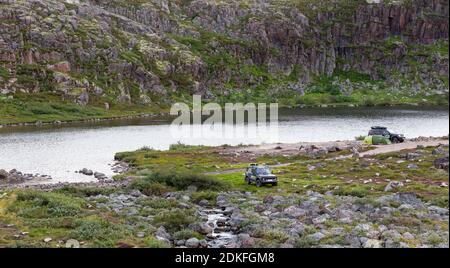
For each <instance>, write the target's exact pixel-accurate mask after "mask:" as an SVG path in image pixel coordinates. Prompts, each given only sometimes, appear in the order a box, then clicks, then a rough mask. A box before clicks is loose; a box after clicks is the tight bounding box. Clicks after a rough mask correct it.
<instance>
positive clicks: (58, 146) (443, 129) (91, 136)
mask: <svg viewBox="0 0 450 268" xmlns="http://www.w3.org/2000/svg"><path fill="white" fill-rule="evenodd" d="M373 125H382V126H386V127H388V128H389V129H390V130H391V131H392V132H396V133H402V134H405V136H406V137H407V138H413V137H418V136H444V135H448V133H449V112H448V108H445V107H444V108H410V107H408V108H401V107H396V108H386V107H381V108H333V109H332V108H321V109H296V110H281V111H280V115H279V123H278V128H277V129H260V128H257V127H256V126H255V125H245V126H237V127H236V126H235V127H230V126H222V128H221V129H220V128H217V130H216V129H214V130H212V131H211V129H206V130H204V129H203V131H204V132H201V130H202V127H201V126H198V125H197V126H194V127H193V129H190V131H193V132H192V133H193V136H187V137H186V136H180V135H179V134H180V133H182V132H177V130H175V131H174V130H173V129H171V127H170V121H168V120H164V119H163V120H159V121H155V120H153V121H152V119H148V118H147V119H134V120H118V121H113V122H107V123H100V124H96V125H91V124H79V125H70V126H68V125H66V126H60V127H55V126H43V127H34V128H14V129H0V169H5V170H10V169H13V168H15V169H17V170H19V171H22V172H25V173H39V174H46V175H51V176H52V177H53V178H54V181H55V182H56V181H65V182H67V181H70V182H75V181H76V182H87V181H90V180H92V177H87V176H84V175H81V174H77V173H75V171H76V170H80V169H82V168H88V169H92V170H94V171H99V172H103V173H105V174H107V175H113V173H112V171H111V166H110V165H111V164H112V163H113V159H114V154H115V153H117V152H122V151H130V150H136V149H139V148H142V147H144V146H147V147H152V148H155V149H161V150H166V149H168V148H169V146H170V145H171V144H174V143H177V142H182V143H185V144H191V145H200V144H203V145H222V144H230V145H237V144H260V143H269V142H270V143H272V142H281V143H294V142H322V141H335V140H352V139H354V137H356V136H359V135H365V134H367V131H368V130H369V129H370V127H371V126H373ZM217 127H219V126H217ZM258 130H261V131H259V132H258ZM192 133H191V134H192ZM254 133H256V136H255V135H254ZM201 134H204V135H203V136H202V135H201ZM221 134H222V135H221ZM252 134H253V135H252Z"/></svg>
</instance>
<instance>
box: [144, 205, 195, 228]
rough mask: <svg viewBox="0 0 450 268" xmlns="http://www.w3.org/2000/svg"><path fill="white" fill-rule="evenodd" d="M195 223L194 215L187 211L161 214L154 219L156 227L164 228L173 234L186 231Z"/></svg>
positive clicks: (175, 210)
mask: <svg viewBox="0 0 450 268" xmlns="http://www.w3.org/2000/svg"><path fill="white" fill-rule="evenodd" d="M193 222H195V217H194V216H193V213H192V212H191V211H189V210H185V209H173V210H171V211H168V212H165V213H160V214H158V215H156V216H155V217H154V218H153V223H154V224H155V225H160V226H164V227H165V228H166V229H167V230H168V231H170V232H172V233H174V232H177V231H180V230H182V229H185V228H186V227H187V226H188V225H189V224H191V223H193Z"/></svg>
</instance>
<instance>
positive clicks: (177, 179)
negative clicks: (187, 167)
mask: <svg viewBox="0 0 450 268" xmlns="http://www.w3.org/2000/svg"><path fill="white" fill-rule="evenodd" d="M147 179H148V180H150V181H154V182H158V183H163V184H165V185H167V186H170V187H174V188H176V189H177V190H186V189H187V188H188V187H189V186H195V187H197V189H198V190H214V191H216V190H222V189H224V188H225V185H224V184H223V182H221V181H218V180H216V179H214V178H212V177H209V176H206V175H203V174H195V173H176V172H173V171H158V172H154V173H152V174H151V175H150V176H149V177H148V178H147Z"/></svg>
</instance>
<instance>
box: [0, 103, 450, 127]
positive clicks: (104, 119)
mask: <svg viewBox="0 0 450 268" xmlns="http://www.w3.org/2000/svg"><path fill="white" fill-rule="evenodd" d="M371 107H407V108H426V107H428V108H432V107H436V108H447V109H449V106H448V105H434V104H431V105H419V104H417V103H405V104H392V105H373V106H367V105H358V104H352V103H343V104H319V105H304V104H301V105H296V106H281V107H279V109H305V108H306V109H313V108H319V109H327V108H371ZM165 116H170V113H169V112H162V111H161V112H159V113H141V114H137V115H123V116H113V117H100V118H89V119H74V120H52V121H39V120H38V121H30V122H21V123H6V124H0V129H14V128H19V127H40V126H61V125H72V124H82V123H99V122H111V121H116V120H133V119H139V118H152V117H153V118H157V117H165Z"/></svg>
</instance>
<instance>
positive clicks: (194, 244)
mask: <svg viewBox="0 0 450 268" xmlns="http://www.w3.org/2000/svg"><path fill="white" fill-rule="evenodd" d="M185 245H186V247H188V248H198V247H199V246H200V241H199V240H198V239H197V238H195V237H193V238H189V239H188V240H186V243H185Z"/></svg>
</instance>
